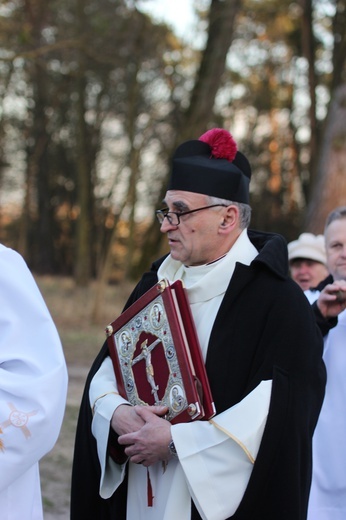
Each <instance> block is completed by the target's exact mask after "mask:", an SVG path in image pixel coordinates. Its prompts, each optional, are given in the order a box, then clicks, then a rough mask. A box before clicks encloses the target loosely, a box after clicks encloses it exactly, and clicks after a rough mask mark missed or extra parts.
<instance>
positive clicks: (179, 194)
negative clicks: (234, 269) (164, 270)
mask: <svg viewBox="0 0 346 520" xmlns="http://www.w3.org/2000/svg"><path fill="white" fill-rule="evenodd" d="M164 204H165V205H166V206H167V208H168V211H174V212H178V213H182V212H184V211H189V210H193V209H196V208H202V207H204V206H209V205H210V203H208V197H207V196H206V195H202V194H200V193H192V192H188V191H178V190H170V191H167V193H166V197H165V201H164ZM226 210H227V208H226V207H222V206H217V207H213V208H209V209H203V210H202V211H197V212H196V213H190V214H188V215H183V216H182V217H181V218H180V224H179V225H178V226H177V225H172V224H170V223H169V221H168V219H167V218H165V219H164V220H163V222H162V224H161V231H162V233H167V237H168V244H169V247H170V250H171V256H172V258H174V260H179V261H180V262H182V263H183V264H185V265H191V266H192V265H203V264H207V263H208V262H212V261H213V260H216V259H217V258H219V257H220V256H222V255H223V254H225V253H226V252H227V251H228V249H229V248H226V250H225V237H224V235H223V234H222V232H221V233H220V226H222V225H223V221H224V217H225V213H226Z"/></svg>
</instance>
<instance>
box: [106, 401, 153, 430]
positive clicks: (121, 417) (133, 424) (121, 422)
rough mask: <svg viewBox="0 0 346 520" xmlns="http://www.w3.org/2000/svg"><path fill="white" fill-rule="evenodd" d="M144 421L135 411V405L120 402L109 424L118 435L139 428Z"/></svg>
mask: <svg viewBox="0 0 346 520" xmlns="http://www.w3.org/2000/svg"><path fill="white" fill-rule="evenodd" d="M144 424H145V421H144V420H143V419H142V418H141V417H140V416H139V415H138V414H137V413H136V411H135V407H134V406H130V405H127V404H121V405H120V406H118V408H116V410H115V411H114V413H113V416H112V420H111V426H112V428H113V430H114V431H115V432H116V433H117V434H118V435H123V434H124V433H132V432H136V431H138V430H140V429H141V428H142V426H143V425H144Z"/></svg>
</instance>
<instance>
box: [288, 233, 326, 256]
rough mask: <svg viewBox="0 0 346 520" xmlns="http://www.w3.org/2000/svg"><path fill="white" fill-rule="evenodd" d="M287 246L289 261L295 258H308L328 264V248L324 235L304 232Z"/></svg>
mask: <svg viewBox="0 0 346 520" xmlns="http://www.w3.org/2000/svg"><path fill="white" fill-rule="evenodd" d="M287 247H288V260H289V261H291V260H294V259H295V258H307V259H308V260H315V261H316V262H321V264H326V249H325V245H324V236H323V235H313V234H312V233H302V234H301V235H300V236H299V237H298V240H293V242H290V243H289V244H288V246H287Z"/></svg>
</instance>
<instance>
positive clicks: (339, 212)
mask: <svg viewBox="0 0 346 520" xmlns="http://www.w3.org/2000/svg"><path fill="white" fill-rule="evenodd" d="M343 218H346V206H339V207H338V208H335V209H333V211H331V212H330V213H329V215H328V216H327V219H326V224H325V226H324V232H326V229H327V227H328V226H330V224H331V223H332V222H334V220H341V219H343Z"/></svg>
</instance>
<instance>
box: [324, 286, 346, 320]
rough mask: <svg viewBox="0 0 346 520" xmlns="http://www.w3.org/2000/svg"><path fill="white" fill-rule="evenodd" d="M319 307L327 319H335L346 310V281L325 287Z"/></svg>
mask: <svg viewBox="0 0 346 520" xmlns="http://www.w3.org/2000/svg"><path fill="white" fill-rule="evenodd" d="M317 306H318V308H319V310H320V312H321V314H322V316H324V317H325V318H334V317H335V316H337V315H338V314H340V312H342V311H343V310H344V309H345V308H346V281H345V280H337V281H336V282H333V283H331V284H328V285H326V286H325V287H324V289H323V290H322V292H321V294H320V295H319V297H318V300H317Z"/></svg>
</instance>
